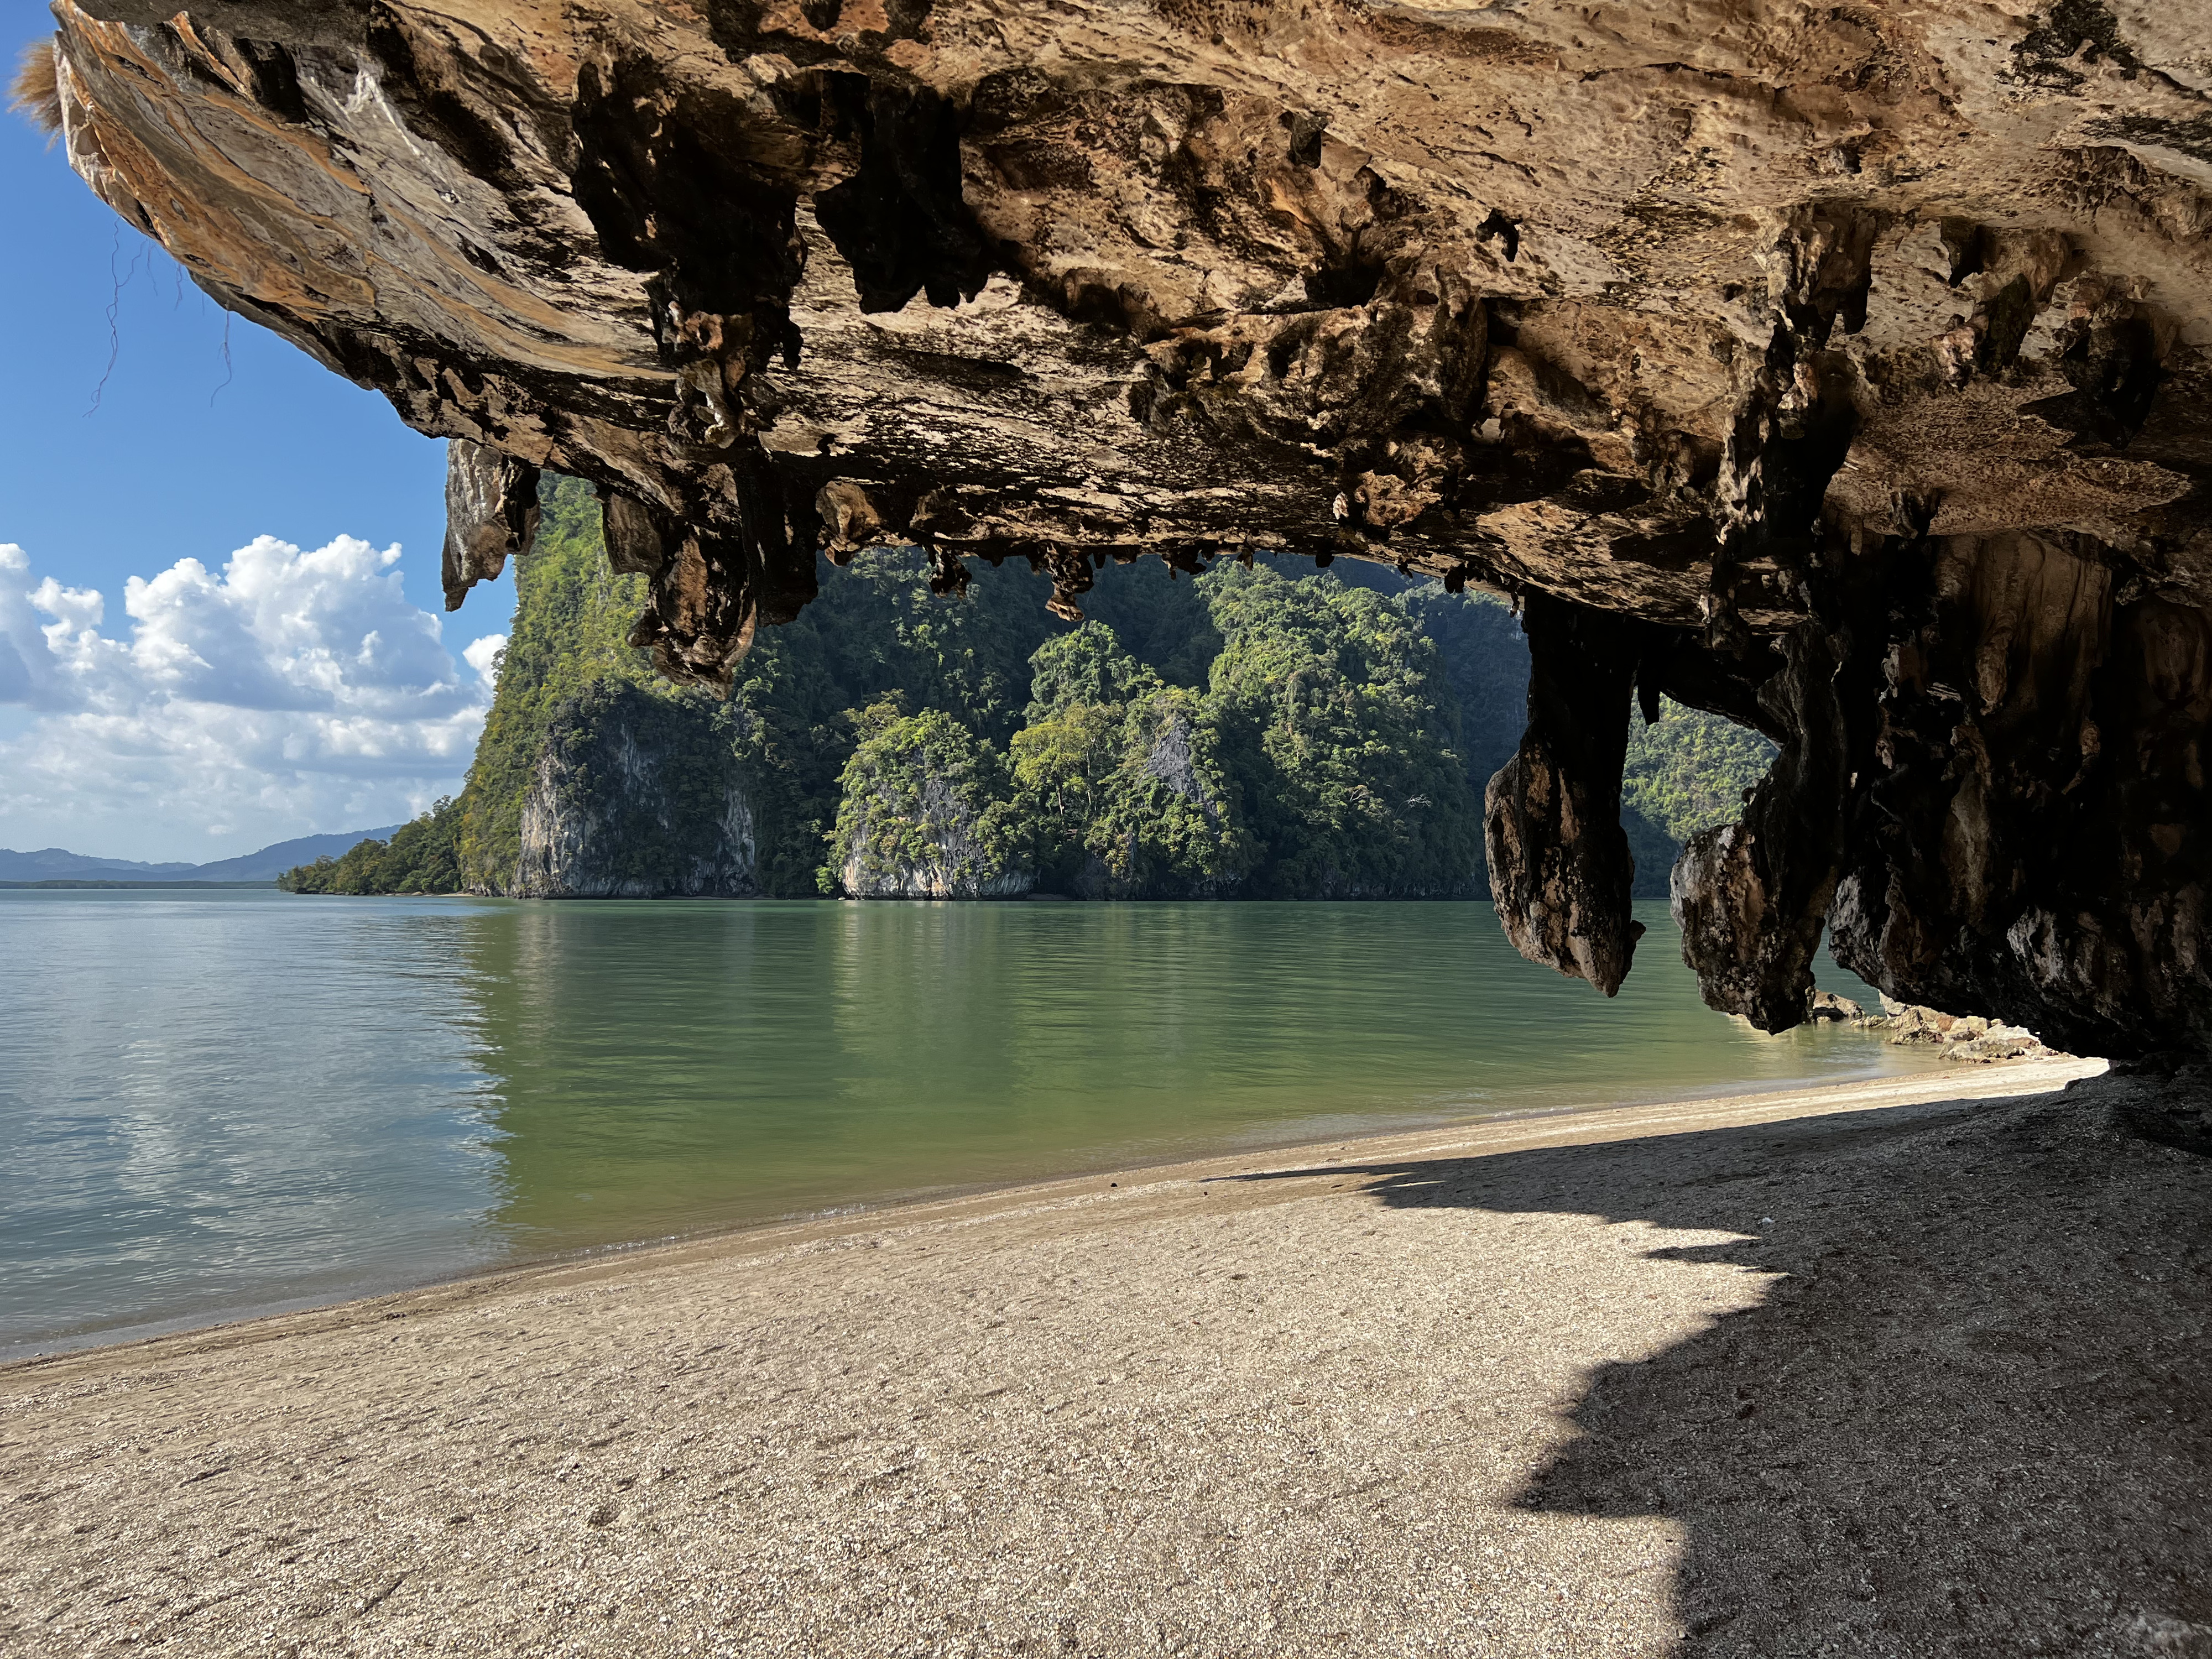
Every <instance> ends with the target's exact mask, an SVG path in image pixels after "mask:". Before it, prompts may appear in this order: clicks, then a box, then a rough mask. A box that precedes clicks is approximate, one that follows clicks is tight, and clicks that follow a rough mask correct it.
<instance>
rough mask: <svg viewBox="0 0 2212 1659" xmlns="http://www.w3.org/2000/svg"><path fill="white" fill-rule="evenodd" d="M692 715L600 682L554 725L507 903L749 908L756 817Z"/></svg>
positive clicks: (527, 810)
mask: <svg viewBox="0 0 2212 1659" xmlns="http://www.w3.org/2000/svg"><path fill="white" fill-rule="evenodd" d="M695 725H696V713H695V712H694V711H692V710H690V709H687V708H683V707H681V706H679V705H678V703H677V702H674V701H673V700H671V699H670V698H666V697H660V696H654V695H653V693H651V692H649V691H646V690H640V689H639V688H637V687H635V686H629V685H623V684H619V683H610V682H601V683H600V684H595V685H593V686H592V687H591V688H590V689H589V690H586V692H585V693H584V694H583V695H582V696H579V697H576V698H574V699H572V700H571V701H570V702H568V703H566V704H564V705H563V706H562V708H560V709H559V710H558V711H556V714H554V717H553V720H552V724H551V726H550V729H549V730H548V732H547V733H546V737H545V746H544V749H543V750H541V751H540V753H539V755H538V767H537V771H536V774H535V775H534V776H533V778H532V782H531V787H530V792H529V793H528V794H527V795H526V796H525V797H524V798H523V802H522V826H521V829H522V833H521V843H522V850H521V856H520V858H519V859H518V860H517V861H516V864H515V869H514V875H513V881H512V883H511V884H508V885H507V886H505V887H503V888H502V889H501V890H502V891H504V892H505V893H507V895H508V896H511V897H514V898H668V897H683V898H708V897H712V898H746V897H750V896H752V895H753V894H755V893H757V892H758V891H759V884H758V883H757V880H756V878H755V872H754V860H755V854H756V846H755V835H754V823H753V806H752V802H751V799H750V792H749V791H748V790H747V789H746V787H745V781H744V773H743V769H742V768H740V767H739V766H738V763H737V760H736V757H734V756H733V755H732V753H731V752H730V750H729V746H728V745H727V744H722V745H720V748H719V750H717V749H715V748H714V747H712V746H706V747H704V748H703V750H702V744H700V743H699V742H698V740H697V736H696V732H694V730H693V729H692V728H693V727H694V726H695Z"/></svg>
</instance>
